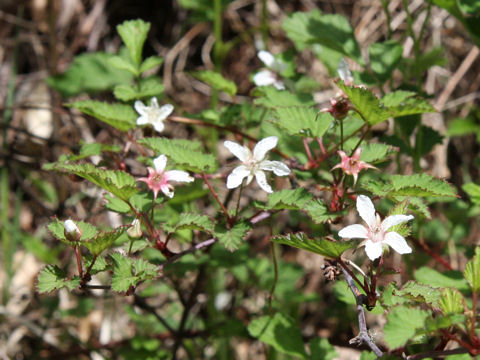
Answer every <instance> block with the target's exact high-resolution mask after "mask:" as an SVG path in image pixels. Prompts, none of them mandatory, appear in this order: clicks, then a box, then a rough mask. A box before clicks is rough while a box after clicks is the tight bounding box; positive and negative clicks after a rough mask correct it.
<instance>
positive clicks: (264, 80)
mask: <svg viewBox="0 0 480 360" xmlns="http://www.w3.org/2000/svg"><path fill="white" fill-rule="evenodd" d="M276 82H277V78H276V77H275V74H274V73H272V72H271V71H270V70H262V71H259V72H258V73H256V74H255V75H253V83H254V84H255V85H257V86H268V85H273V84H275V83H276Z"/></svg>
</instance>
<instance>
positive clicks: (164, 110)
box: [152, 98, 174, 122]
mask: <svg viewBox="0 0 480 360" xmlns="http://www.w3.org/2000/svg"><path fill="white" fill-rule="evenodd" d="M154 99H155V98H154ZM152 101H153V99H152ZM173 109H174V108H173V105H171V104H165V105H163V106H162V107H161V108H160V110H159V112H158V116H157V118H156V119H155V120H153V121H154V122H157V121H163V120H165V119H166V118H167V117H168V115H170V114H171V113H172V111H173Z"/></svg>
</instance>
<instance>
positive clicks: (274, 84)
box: [273, 80, 285, 90]
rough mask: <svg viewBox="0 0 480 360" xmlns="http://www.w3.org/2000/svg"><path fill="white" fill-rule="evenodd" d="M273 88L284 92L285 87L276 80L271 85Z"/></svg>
mask: <svg viewBox="0 0 480 360" xmlns="http://www.w3.org/2000/svg"><path fill="white" fill-rule="evenodd" d="M273 86H274V87H275V89H277V90H285V85H284V84H283V82H281V81H280V80H277V81H275V82H274V83H273Z"/></svg>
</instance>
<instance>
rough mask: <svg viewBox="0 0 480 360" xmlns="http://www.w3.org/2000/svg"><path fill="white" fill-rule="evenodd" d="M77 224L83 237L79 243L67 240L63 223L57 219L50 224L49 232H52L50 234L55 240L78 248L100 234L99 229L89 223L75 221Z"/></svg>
mask: <svg viewBox="0 0 480 360" xmlns="http://www.w3.org/2000/svg"><path fill="white" fill-rule="evenodd" d="M75 224H76V225H77V226H78V228H79V229H80V231H81V232H82V236H81V237H80V241H79V242H74V241H70V240H67V238H66V237H65V227H64V224H63V221H60V220H58V219H57V218H55V219H53V220H52V222H51V223H50V224H48V230H50V232H51V233H52V235H53V236H54V237H55V238H57V239H58V240H60V241H61V242H63V243H65V244H67V245H69V246H78V244H79V243H83V242H85V241H88V240H90V239H92V238H94V237H95V236H96V235H97V234H98V230H97V228H96V227H95V226H93V225H91V224H89V223H86V222H83V221H75Z"/></svg>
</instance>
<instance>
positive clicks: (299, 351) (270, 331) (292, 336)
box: [248, 313, 307, 359]
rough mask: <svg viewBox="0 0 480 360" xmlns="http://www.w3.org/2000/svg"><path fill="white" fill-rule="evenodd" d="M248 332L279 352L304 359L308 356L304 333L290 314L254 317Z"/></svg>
mask: <svg viewBox="0 0 480 360" xmlns="http://www.w3.org/2000/svg"><path fill="white" fill-rule="evenodd" d="M248 332H249V333H250V335H251V336H253V337H255V338H258V339H259V340H260V341H262V342H264V343H266V344H268V345H270V346H272V347H273V348H274V349H275V350H277V351H279V352H282V353H284V354H288V355H293V356H299V357H301V358H304V359H305V358H306V357H307V353H306V352H305V348H304V345H303V340H302V334H301V332H300V330H299V329H298V327H297V325H296V324H295V321H294V320H293V319H292V318H291V317H290V316H288V315H284V314H281V313H276V314H275V315H274V316H273V317H270V316H262V317H260V318H257V319H254V320H252V321H251V322H250V324H249V325H248Z"/></svg>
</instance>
